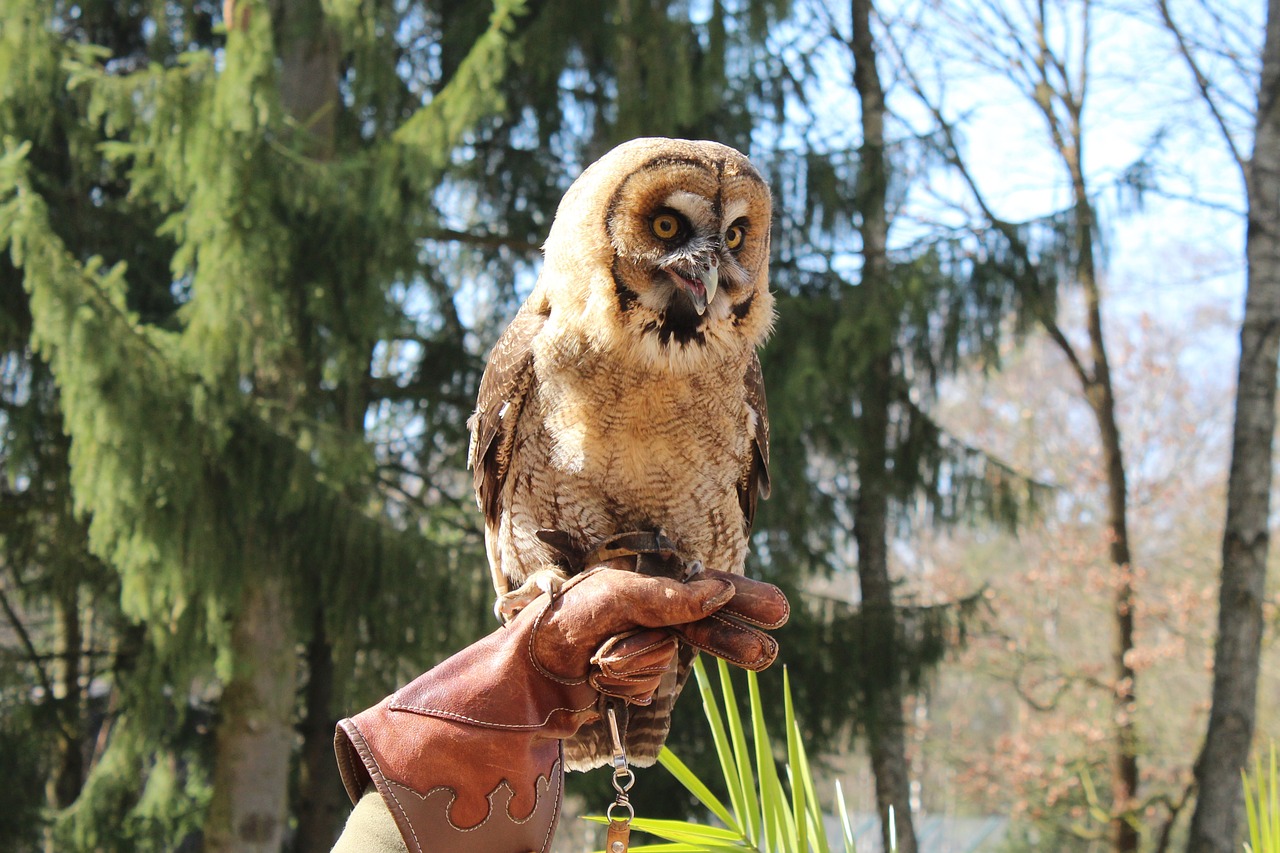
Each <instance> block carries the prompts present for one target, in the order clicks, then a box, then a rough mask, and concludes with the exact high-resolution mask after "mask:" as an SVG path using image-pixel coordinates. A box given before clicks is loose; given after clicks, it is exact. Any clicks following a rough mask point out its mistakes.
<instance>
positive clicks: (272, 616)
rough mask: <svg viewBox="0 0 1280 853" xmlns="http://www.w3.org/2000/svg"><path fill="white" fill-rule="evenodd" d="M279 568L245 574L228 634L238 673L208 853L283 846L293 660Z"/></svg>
mask: <svg viewBox="0 0 1280 853" xmlns="http://www.w3.org/2000/svg"><path fill="white" fill-rule="evenodd" d="M275 568H276V567H274V566H272V567H270V569H268V570H267V571H260V572H252V571H251V572H249V573H248V577H247V579H246V582H245V586H244V591H243V594H242V596H241V601H240V609H239V612H238V613H237V614H236V617H235V624H234V626H233V627H232V629H231V647H232V654H233V655H234V661H233V668H234V669H233V673H232V676H231V678H230V680H229V681H228V682H227V687H226V690H224V691H223V694H222V702H221V704H220V706H219V715H220V716H219V721H218V729H217V734H216V737H215V741H214V749H215V753H214V770H213V798H212V800H211V801H210V803H209V816H208V820H207V822H206V831H205V843H204V849H205V853H280V848H281V845H282V843H283V842H284V832H285V826H286V824H287V816H288V811H287V805H288V781H289V756H290V753H292V751H293V742H294V731H293V725H292V723H293V703H294V696H293V691H294V678H295V670H296V658H295V653H294V648H293V630H292V629H293V614H292V612H291V611H290V608H289V602H288V596H287V594H286V592H285V590H286V584H285V582H284V580H283V579H282V578H279V577H275V576H272V574H270V570H271V569H275Z"/></svg>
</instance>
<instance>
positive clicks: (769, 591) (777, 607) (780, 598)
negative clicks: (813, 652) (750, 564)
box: [698, 569, 791, 629]
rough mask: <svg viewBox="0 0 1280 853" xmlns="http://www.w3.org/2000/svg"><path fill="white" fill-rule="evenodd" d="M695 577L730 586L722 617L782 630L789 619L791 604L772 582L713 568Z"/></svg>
mask: <svg viewBox="0 0 1280 853" xmlns="http://www.w3.org/2000/svg"><path fill="white" fill-rule="evenodd" d="M698 577H699V578H704V577H705V578H707V579H708V580H721V581H728V582H729V583H731V584H733V589H734V593H733V598H732V599H731V600H730V601H729V603H728V604H726V605H725V606H724V607H723V608H722V609H721V611H720V612H721V614H722V615H726V616H730V615H731V616H733V617H734V618H735V619H737V620H738V621H740V622H746V623H747V624H749V625H755V626H756V627H757V628H770V629H773V628H781V627H782V626H783V625H785V624H787V620H788V619H789V618H791V603H790V602H789V601H787V597H786V596H785V595H783V594H782V590H780V589H778V588H777V587H776V586H774V585H773V584H771V583H765V582H764V581H758V580H753V579H751V578H748V577H744V576H742V575H735V574H731V573H730V572H720V571H716V570H714V569H707V570H705V571H703V572H702V574H700V575H698Z"/></svg>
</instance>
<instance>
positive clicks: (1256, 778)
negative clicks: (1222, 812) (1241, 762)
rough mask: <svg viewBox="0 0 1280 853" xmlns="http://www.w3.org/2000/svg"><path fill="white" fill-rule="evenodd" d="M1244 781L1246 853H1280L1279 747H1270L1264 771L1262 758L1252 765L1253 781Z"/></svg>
mask: <svg viewBox="0 0 1280 853" xmlns="http://www.w3.org/2000/svg"><path fill="white" fill-rule="evenodd" d="M1240 775H1241V776H1242V777H1243V779H1244V807H1245V815H1246V817H1247V818H1248V821H1249V840H1248V841H1247V842H1246V843H1245V845H1244V849H1245V850H1246V851H1247V853H1280V776H1278V775H1277V773H1276V745H1275V744H1274V743H1272V744H1271V761H1270V764H1269V765H1268V766H1267V767H1266V768H1264V767H1263V764H1262V757H1261V756H1259V757H1258V758H1257V759H1256V760H1255V761H1254V765H1253V779H1252V780H1250V778H1249V774H1248V773H1246V772H1244V771H1241V773H1240Z"/></svg>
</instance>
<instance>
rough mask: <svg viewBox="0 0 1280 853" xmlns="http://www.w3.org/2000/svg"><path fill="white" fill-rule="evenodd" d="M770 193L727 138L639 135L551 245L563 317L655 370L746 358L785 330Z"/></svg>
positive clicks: (554, 291)
mask: <svg viewBox="0 0 1280 853" xmlns="http://www.w3.org/2000/svg"><path fill="white" fill-rule="evenodd" d="M769 225H770V198H769V188H768V186H767V185H766V184H765V182H764V181H763V180H762V179H761V177H760V174H759V173H758V172H757V171H756V170H755V168H754V167H753V166H752V165H751V163H750V162H749V161H748V160H747V158H746V157H745V156H743V155H742V154H741V153H739V152H738V151H736V150H734V149H732V148H729V147H728V146H725V145H721V144H719V143H716V142H705V141H689V140H683V139H636V140H633V141H631V142H627V143H625V144H623V145H620V146H618V147H617V148H615V149H613V150H612V151H610V152H609V153H608V154H606V155H605V156H604V157H602V158H600V159H599V160H598V161H596V162H595V163H594V164H592V166H591V167H590V168H588V169H587V170H586V171H585V172H583V173H582V175H581V176H580V177H579V178H578V180H577V181H575V182H574V183H573V185H572V186H571V187H570V188H569V191H568V192H567V193H566V194H565V197H564V199H563V200H562V201H561V203H560V207H559V209H558V210H557V212H556V220H555V222H554V224H553V225H552V227H551V233H550V235H549V236H548V238H547V243H546V246H545V251H546V261H547V266H546V268H545V270H544V275H543V278H544V281H543V282H542V283H541V284H540V286H545V288H546V290H547V296H548V297H549V299H550V302H551V305H552V306H553V309H554V308H564V309H565V311H564V312H563V313H562V316H561V317H560V318H555V317H553V318H552V321H553V322H557V321H559V322H562V323H565V324H567V325H569V324H578V325H579V329H578V331H580V332H581V333H582V334H583V335H584V336H585V337H586V339H588V340H590V341H591V342H592V344H593V345H596V346H600V347H605V348H611V349H617V348H620V347H621V348H629V349H630V350H632V351H633V355H634V356H635V357H637V358H639V359H641V360H642V361H644V362H646V363H649V364H650V365H652V366H661V367H666V368H669V369H674V370H677V371H683V370H689V369H697V368H698V367H700V366H703V365H705V364H706V362H707V361H708V360H710V359H727V358H735V357H742V356H745V354H746V353H748V352H749V351H751V350H753V349H754V348H755V347H756V346H758V345H759V344H760V343H762V342H763V341H764V339H765V337H767V335H768V333H769V330H770V328H771V327H772V325H773V296H772V294H770V293H769V287H768V279H769Z"/></svg>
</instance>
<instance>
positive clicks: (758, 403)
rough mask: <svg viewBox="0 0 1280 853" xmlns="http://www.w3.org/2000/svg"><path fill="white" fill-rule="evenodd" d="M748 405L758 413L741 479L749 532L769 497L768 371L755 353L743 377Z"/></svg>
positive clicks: (740, 499) (745, 516)
mask: <svg viewBox="0 0 1280 853" xmlns="http://www.w3.org/2000/svg"><path fill="white" fill-rule="evenodd" d="M743 382H744V386H745V387H744V388H743V391H744V392H745V394H746V399H747V406H748V407H749V408H750V409H751V411H752V413H754V414H755V434H754V435H752V436H751V463H750V464H749V465H748V466H747V467H746V469H745V470H744V471H743V472H742V479H741V480H739V481H738V503H739V505H740V506H741V507H742V518H743V526H744V527H745V529H746V531H747V532H748V533H750V532H751V525H752V524H754V523H755V520H756V503H757V502H758V501H759V500H760V498H768V497H769V492H770V485H769V404H768V402H767V401H766V400H765V396H764V374H763V373H762V372H761V370H760V357H759V356H758V355H755V354H754V353H753V354H752V356H751V361H750V363H748V364H747V373H746V376H745V377H743Z"/></svg>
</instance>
